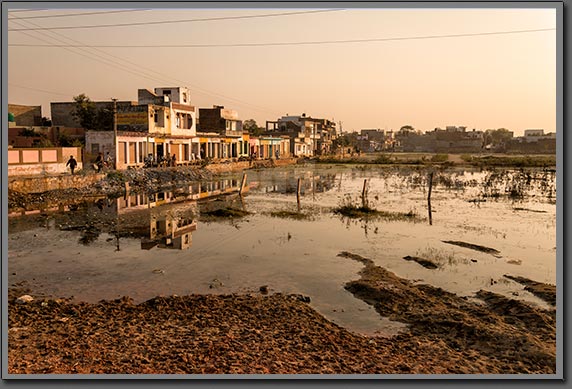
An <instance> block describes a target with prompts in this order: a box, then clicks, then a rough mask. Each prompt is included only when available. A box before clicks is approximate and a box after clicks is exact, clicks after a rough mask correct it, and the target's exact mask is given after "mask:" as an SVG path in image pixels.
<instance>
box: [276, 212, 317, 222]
mask: <svg viewBox="0 0 572 389" xmlns="http://www.w3.org/2000/svg"><path fill="white" fill-rule="evenodd" d="M270 216H272V217H277V218H281V219H294V220H307V219H310V215H307V214H305V213H302V212H294V211H273V212H270Z"/></svg>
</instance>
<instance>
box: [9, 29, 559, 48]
mask: <svg viewBox="0 0 572 389" xmlns="http://www.w3.org/2000/svg"><path fill="white" fill-rule="evenodd" d="M555 30H556V28H539V29H533V30H513V31H495V32H478V33H466V34H447V35H423V36H410V37H393V38H368V39H347V40H331V41H302V42H269V43H221V44H187V45H148V44H146V45H81V46H73V45H69V46H64V45H34V44H26V43H12V44H8V46H14V47H90V48H122V49H127V48H169V49H175V48H178V49H180V48H209V47H267V46H302V45H323V44H343V43H368V42H390V41H407V40H421V39H438V38H462V37H473V36H489V35H508V34H522V33H531V32H543V31H555Z"/></svg>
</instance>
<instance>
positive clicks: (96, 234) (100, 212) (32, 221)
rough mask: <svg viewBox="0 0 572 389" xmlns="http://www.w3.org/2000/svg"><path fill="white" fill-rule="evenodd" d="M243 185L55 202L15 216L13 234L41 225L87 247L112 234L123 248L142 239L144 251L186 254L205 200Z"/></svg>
mask: <svg viewBox="0 0 572 389" xmlns="http://www.w3.org/2000/svg"><path fill="white" fill-rule="evenodd" d="M240 183H241V181H240V180H237V179H233V178H228V179H223V180H217V181H210V182H194V183H191V184H189V185H186V186H183V187H178V188H177V189H175V190H171V191H161V192H157V193H131V194H129V193H128V194H127V195H125V196H123V197H119V198H108V197H104V196H94V197H88V198H84V199H82V200H81V201H77V200H76V201H74V202H66V203H54V204H53V205H50V206H47V207H43V208H41V209H34V210H26V211H19V212H13V213H12V214H11V215H10V218H9V223H10V226H9V228H10V231H11V232H18V231H26V230H29V229H33V228H37V227H38V226H42V227H45V228H47V229H51V228H58V229H60V230H65V231H78V232H80V233H81V236H80V238H79V240H78V241H79V243H81V244H83V245H86V246H88V245H91V244H94V243H95V242H96V241H98V239H100V236H101V234H109V235H111V236H113V237H115V239H113V238H108V240H107V241H108V242H113V244H116V245H117V249H118V250H120V241H121V240H122V238H139V239H140V240H141V249H144V250H149V249H151V248H153V247H158V248H167V249H177V250H185V249H188V248H190V247H192V243H193V239H192V233H193V232H194V231H196V230H197V226H198V222H197V221H198V218H199V215H200V210H199V202H200V203H203V202H208V201H209V200H210V199H212V198H216V197H219V196H223V197H224V195H228V194H233V193H238V191H239V189H240ZM247 189H248V188H245V190H247Z"/></svg>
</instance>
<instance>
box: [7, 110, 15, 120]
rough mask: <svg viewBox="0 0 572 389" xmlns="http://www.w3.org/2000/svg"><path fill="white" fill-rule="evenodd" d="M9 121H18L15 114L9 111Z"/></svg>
mask: <svg viewBox="0 0 572 389" xmlns="http://www.w3.org/2000/svg"><path fill="white" fill-rule="evenodd" d="M8 121H9V122H15V121H16V120H15V119H14V114H13V113H12V112H8Z"/></svg>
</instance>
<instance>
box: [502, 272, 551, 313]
mask: <svg viewBox="0 0 572 389" xmlns="http://www.w3.org/2000/svg"><path fill="white" fill-rule="evenodd" d="M504 276H505V277H506V278H508V279H511V280H513V281H516V282H518V283H519V284H522V285H524V290H526V291H529V292H530V293H532V294H534V295H535V296H537V297H539V298H541V299H542V300H544V301H546V302H547V303H549V304H550V305H553V306H555V305H556V286H555V285H549V284H543V283H541V282H536V281H533V280H529V279H528V278H524V277H517V276H511V275H508V274H505V275H504Z"/></svg>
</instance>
